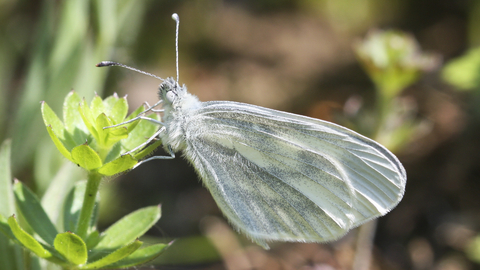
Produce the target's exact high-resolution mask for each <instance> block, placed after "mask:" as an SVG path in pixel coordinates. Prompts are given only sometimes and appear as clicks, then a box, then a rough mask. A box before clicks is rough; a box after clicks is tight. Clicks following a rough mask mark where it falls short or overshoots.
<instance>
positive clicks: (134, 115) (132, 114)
mask: <svg viewBox="0 0 480 270" xmlns="http://www.w3.org/2000/svg"><path fill="white" fill-rule="evenodd" d="M144 110H145V108H144V107H143V106H140V107H138V108H137V109H136V110H135V111H133V112H132V113H131V114H130V115H129V116H128V117H127V118H125V121H128V120H131V119H133V118H135V117H137V116H138V114H139V113H141V112H143V111H144ZM139 122H140V121H133V122H132V123H130V124H127V125H126V127H127V128H128V132H129V133H130V132H131V131H132V130H133V129H134V128H135V127H136V126H137V125H138V123H139Z"/></svg>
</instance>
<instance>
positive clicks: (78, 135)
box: [63, 91, 89, 145]
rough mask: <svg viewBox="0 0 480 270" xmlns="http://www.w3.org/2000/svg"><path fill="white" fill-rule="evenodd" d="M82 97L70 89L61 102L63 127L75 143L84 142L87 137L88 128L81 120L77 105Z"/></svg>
mask: <svg viewBox="0 0 480 270" xmlns="http://www.w3.org/2000/svg"><path fill="white" fill-rule="evenodd" d="M81 102H82V99H81V98H80V96H79V95H78V94H77V93H76V92H75V91H70V93H68V95H67V97H66V98H65V101H64V102H63V121H64V125H65V129H66V130H67V131H68V133H70V134H71V136H72V138H73V140H74V141H75V145H79V144H82V143H84V142H85V140H86V139H87V137H88V133H89V131H88V129H87V126H86V125H85V123H84V122H83V119H82V116H81V114H80V113H79V111H78V107H79V106H80V103H81Z"/></svg>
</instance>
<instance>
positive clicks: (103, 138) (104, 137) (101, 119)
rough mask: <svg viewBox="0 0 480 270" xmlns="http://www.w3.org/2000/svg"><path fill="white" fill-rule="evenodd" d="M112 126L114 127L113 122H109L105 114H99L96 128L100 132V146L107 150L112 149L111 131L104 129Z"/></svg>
mask: <svg viewBox="0 0 480 270" xmlns="http://www.w3.org/2000/svg"><path fill="white" fill-rule="evenodd" d="M111 125H112V122H110V120H108V117H107V116H106V115H105V114H104V113H101V114H99V115H98V117H97V119H95V128H96V129H97V132H98V138H97V140H98V142H99V144H100V145H102V146H103V147H105V148H109V147H110V145H109V142H108V137H109V133H110V131H109V130H108V129H103V128H104V127H108V126H111Z"/></svg>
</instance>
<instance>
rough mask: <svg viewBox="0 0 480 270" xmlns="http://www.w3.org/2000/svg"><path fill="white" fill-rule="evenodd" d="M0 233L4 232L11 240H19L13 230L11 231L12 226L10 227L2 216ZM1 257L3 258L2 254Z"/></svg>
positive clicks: (0, 217)
mask: <svg viewBox="0 0 480 270" xmlns="http://www.w3.org/2000/svg"><path fill="white" fill-rule="evenodd" d="M0 232H2V233H3V234H4V235H5V236H7V237H8V238H10V239H11V240H17V238H16V237H15V235H14V234H13V232H12V229H10V225H8V221H7V219H6V218H5V217H4V216H2V215H0ZM1 256H2V253H0V257H1ZM2 262H3V261H2Z"/></svg>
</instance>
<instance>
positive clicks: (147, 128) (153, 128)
mask: <svg viewBox="0 0 480 270" xmlns="http://www.w3.org/2000/svg"><path fill="white" fill-rule="evenodd" d="M149 117H150V118H152V119H155V120H159V117H158V115H156V114H151V115H149ZM135 122H139V123H138V124H137V126H136V127H135V128H134V129H133V130H132V131H131V132H130V133H129V134H128V138H127V139H125V140H123V141H122V145H123V146H124V147H125V149H127V150H130V149H133V148H135V147H137V146H138V145H140V144H142V143H143V142H145V141H146V140H147V139H148V138H150V137H151V136H152V135H153V134H155V132H157V130H158V129H159V126H158V125H156V124H154V123H151V122H150V121H146V120H139V121H135Z"/></svg>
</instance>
